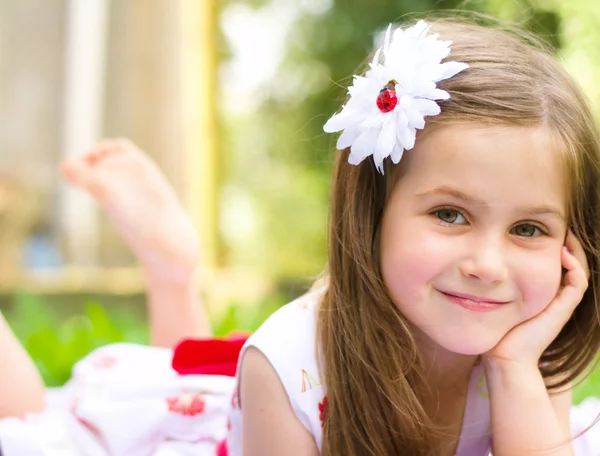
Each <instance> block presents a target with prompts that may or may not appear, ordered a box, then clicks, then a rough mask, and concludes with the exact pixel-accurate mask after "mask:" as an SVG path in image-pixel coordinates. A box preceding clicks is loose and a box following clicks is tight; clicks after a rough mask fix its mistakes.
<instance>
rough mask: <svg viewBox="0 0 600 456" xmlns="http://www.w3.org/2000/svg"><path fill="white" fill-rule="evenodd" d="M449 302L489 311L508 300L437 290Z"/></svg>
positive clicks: (469, 308)
mask: <svg viewBox="0 0 600 456" xmlns="http://www.w3.org/2000/svg"><path fill="white" fill-rule="evenodd" d="M438 291H439V292H440V293H441V295H442V296H444V297H445V298H446V299H448V300H449V301H450V302H454V303H456V304H458V305H459V306H461V307H464V308H465V309H468V310H472V311H474V312H491V311H493V310H497V309H499V308H501V307H502V306H503V305H505V304H508V303H509V302H510V301H498V300H495V299H491V298H484V297H480V296H473V295H469V294H465V293H456V292H445V291H440V290H438Z"/></svg>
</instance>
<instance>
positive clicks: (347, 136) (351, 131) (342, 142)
mask: <svg viewBox="0 0 600 456" xmlns="http://www.w3.org/2000/svg"><path fill="white" fill-rule="evenodd" d="M360 133H361V130H360V128H356V127H349V128H346V129H345V130H344V132H343V133H342V134H341V135H340V137H339V138H338V140H337V144H336V148H337V150H344V149H345V148H346V147H350V146H351V145H352V143H353V142H354V141H355V140H356V138H358V136H359V135H360Z"/></svg>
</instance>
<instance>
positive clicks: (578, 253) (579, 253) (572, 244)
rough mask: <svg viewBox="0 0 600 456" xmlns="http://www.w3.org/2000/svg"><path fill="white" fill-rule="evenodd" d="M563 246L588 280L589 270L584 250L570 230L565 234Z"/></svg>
mask: <svg viewBox="0 0 600 456" xmlns="http://www.w3.org/2000/svg"><path fill="white" fill-rule="evenodd" d="M565 246H566V247H567V249H569V252H570V253H571V254H572V255H573V256H574V257H575V258H576V259H577V260H578V261H579V263H580V264H581V267H582V268H583V271H584V272H585V276H586V278H587V279H589V278H590V268H589V266H588V262H587V258H586V256H585V250H584V249H583V246H582V245H581V242H579V239H577V237H576V236H575V235H574V234H573V232H572V231H571V230H569V233H568V234H567V239H566V241H565Z"/></svg>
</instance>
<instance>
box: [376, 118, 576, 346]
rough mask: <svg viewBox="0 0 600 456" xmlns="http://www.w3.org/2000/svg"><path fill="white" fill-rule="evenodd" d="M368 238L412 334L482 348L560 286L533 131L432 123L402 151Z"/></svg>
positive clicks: (558, 188)
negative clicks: (374, 239)
mask: <svg viewBox="0 0 600 456" xmlns="http://www.w3.org/2000/svg"><path fill="white" fill-rule="evenodd" d="M398 166H402V167H403V168H404V169H403V170H402V171H403V175H402V177H401V178H400V179H399V181H398V183H397V184H396V186H395V188H394V190H393V191H392V193H391V195H390V198H389V200H388V202H387V205H386V208H385V212H384V216H383V220H382V226H381V238H380V242H381V243H380V258H381V270H382V274H383V279H384V281H385V284H386V287H387V289H388V292H389V293H390V296H391V297H392V299H393V300H394V302H395V303H396V305H397V306H398V308H399V309H400V311H401V312H402V314H403V315H404V316H405V317H406V318H407V319H408V320H409V321H410V322H411V323H412V324H413V325H414V327H415V328H416V329H417V331H419V332H421V333H423V334H424V335H426V336H427V337H428V338H429V339H431V340H433V342H435V344H437V345H438V346H441V347H443V348H445V349H446V350H449V351H451V352H454V353H459V354H465V355H467V354H468V355H474V354H481V353H485V352H486V351H488V350H490V349H491V348H493V347H494V346H495V345H496V344H497V343H498V342H499V341H500V339H501V338H502V337H503V336H504V335H505V334H506V333H507V332H508V331H509V330H510V329H512V328H513V327H515V326H516V325H518V324H519V323H521V322H523V321H525V320H527V319H529V318H532V317H534V316H535V315H537V314H538V313H540V312H541V311H542V310H543V309H544V308H545V307H546V306H547V305H548V304H549V303H550V301H551V300H552V299H553V298H554V296H555V295H556V293H557V291H558V288H559V286H560V282H561V274H562V268H561V262H560V252H561V247H562V245H563V243H564V240H565V237H566V233H567V223H566V199H567V195H566V190H565V187H566V186H565V177H564V175H563V169H562V166H561V164H560V160H559V154H558V153H557V152H556V151H555V150H554V148H553V147H552V143H551V139H550V137H549V136H548V135H547V133H546V132H545V130H543V129H542V128H519V127H506V126H502V127H501V126H495V127H489V126H486V127H484V126H478V125H475V124H471V125H461V126H452V127H448V128H441V129H440V130H437V131H435V132H434V133H432V134H430V135H426V136H424V137H423V138H421V140H420V141H417V146H416V147H415V148H414V149H413V150H410V151H408V152H405V153H404V157H403V158H402V162H401V164H400V165H398Z"/></svg>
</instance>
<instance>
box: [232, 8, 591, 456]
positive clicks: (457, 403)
mask: <svg viewBox="0 0 600 456" xmlns="http://www.w3.org/2000/svg"><path fill="white" fill-rule="evenodd" d="M438 34H439V36H438ZM443 40H448V41H443ZM532 42H533V41H532V39H531V38H526V37H520V36H518V35H516V34H513V33H508V32H503V31H500V30H497V29H492V28H485V27H482V26H479V25H473V24H467V23H460V22H455V21H451V20H438V21H435V22H433V23H431V24H430V25H428V24H427V23H425V22H419V23H417V24H415V25H413V26H411V27H405V28H403V29H398V30H396V31H394V33H393V34H391V33H390V30H388V33H387V34H386V37H385V40H384V44H383V46H382V48H381V49H379V50H377V51H376V53H375V56H374V57H373V59H372V63H371V64H370V68H369V70H368V71H367V72H366V73H365V74H364V75H363V76H359V77H355V79H354V81H353V85H352V86H351V87H350V88H349V90H348V92H349V97H348V100H347V102H346V104H345V105H344V107H343V109H342V110H341V112H340V113H338V114H336V115H335V116H334V117H332V118H331V119H330V120H329V121H328V122H327V124H326V125H325V131H327V132H338V131H342V134H341V136H340V137H339V139H338V142H337V148H338V149H340V150H342V151H341V152H339V153H338V155H337V157H336V163H335V171H334V176H333V182H332V189H331V211H330V218H329V263H328V268H327V272H326V275H325V280H324V284H323V285H322V287H320V288H319V287H315V290H314V291H313V292H312V293H310V294H308V295H306V296H304V297H303V298H301V299H300V300H298V301H296V302H293V303H291V304H289V305H287V306H285V307H284V308H282V309H280V310H279V311H277V312H276V313H275V314H274V315H272V316H271V317H270V318H269V319H268V320H267V322H266V323H265V324H264V325H263V326H262V327H261V328H260V329H259V330H258V331H257V333H255V334H254V335H252V336H251V337H250V339H249V340H248V342H247V343H246V346H245V347H244V349H243V352H242V356H241V361H240V366H241V369H240V374H239V375H240V378H239V380H240V387H239V397H238V402H237V404H238V407H236V409H235V410H234V412H233V414H232V418H233V419H232V424H233V432H232V434H231V435H230V439H229V443H230V451H232V453H233V454H235V455H238V454H242V453H243V454H244V455H245V456H258V455H261V456H268V455H283V454H285V455H286V456H293V455H298V456H309V455H317V454H323V455H333V456H338V455H344V456H353V455H356V456H358V455H361V456H362V455H373V456H381V455H411V456H415V455H439V456H442V455H454V454H457V455H474V456H475V455H481V456H483V455H487V454H488V452H490V451H492V452H493V454H494V455H495V456H504V455H519V456H525V455H534V454H535V455H549V454H552V455H572V454H574V448H575V446H574V445H579V443H575V444H574V443H573V441H572V439H571V431H570V423H569V418H570V417H569V415H570V404H571V384H572V382H573V381H574V380H575V379H576V378H577V377H579V376H580V374H582V373H583V372H585V370H586V368H588V367H589V366H590V365H591V363H592V361H593V360H594V358H595V357H596V355H597V354H598V349H599V346H600V304H599V301H598V298H597V294H598V291H599V290H598V286H599V282H598V281H599V276H598V275H597V273H596V272H597V270H598V267H599V253H600V252H599V248H600V210H599V209H600V145H599V142H598V141H599V140H598V132H597V130H596V126H595V124H594V120H593V118H592V116H591V114H590V111H589V108H588V106H587V104H586V101H585V98H584V96H583V95H582V93H581V92H580V91H579V89H578V88H577V87H576V85H575V83H574V82H573V81H572V79H571V78H570V77H569V76H568V75H567V74H566V73H565V71H564V70H563V69H562V68H561V67H560V66H559V65H558V64H557V63H556V62H555V61H554V60H553V59H552V58H551V57H550V56H549V55H548V54H547V53H546V52H545V51H544V50H542V49H541V47H539V46H535V45H532ZM441 61H443V62H444V63H441ZM425 116H426V119H425ZM590 271H592V275H591V277H590ZM588 279H589V280H588ZM592 420H593V418H592V417H590V419H589V421H588V426H589V424H591V422H592ZM242 424H243V426H242ZM242 427H243V432H242ZM599 434H600V430H599V429H598V428H597V427H596V428H593V429H591V430H589V431H588V433H587V434H584V437H581V438H580V439H578V440H577V441H576V442H582V441H583V439H586V438H587V439H588V441H587V443H586V444H581V445H582V446H581V447H578V452H579V453H578V454H595V455H597V454H600V441H599V439H598V435H599ZM593 439H594V440H593ZM594 442H595V443H594ZM584 445H587V447H586V446H584Z"/></svg>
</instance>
